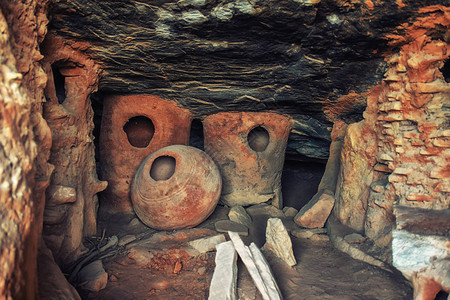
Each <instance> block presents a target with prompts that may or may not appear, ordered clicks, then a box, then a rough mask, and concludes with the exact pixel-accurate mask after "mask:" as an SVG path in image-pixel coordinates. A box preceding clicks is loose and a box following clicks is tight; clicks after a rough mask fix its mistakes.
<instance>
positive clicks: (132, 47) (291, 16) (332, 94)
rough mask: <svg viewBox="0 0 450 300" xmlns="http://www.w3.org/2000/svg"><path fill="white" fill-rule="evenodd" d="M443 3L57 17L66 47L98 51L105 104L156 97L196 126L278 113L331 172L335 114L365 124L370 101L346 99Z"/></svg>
mask: <svg viewBox="0 0 450 300" xmlns="http://www.w3.org/2000/svg"><path fill="white" fill-rule="evenodd" d="M440 2H442V1H441V0H408V1H406V0H404V1H391V0H389V1H382V0H377V1H362V0H361V1H354V0H352V1H349V0H314V1H313V0H305V1H303V0H301V1H300V0H280V1H272V0H257V1H244V0H225V1H222V0H220V1H219V0H208V1H205V0H195V1H193V0H183V1H171V0H169V1H157V2H155V1H153V2H142V1H122V2H117V1H111V0H99V1H95V2H94V1H86V0H74V1H70V2H67V1H55V2H54V5H53V6H52V10H51V14H52V15H54V16H55V18H54V20H53V22H52V27H53V28H54V29H55V31H56V32H57V34H58V35H60V36H62V37H64V38H68V39H73V40H77V41H85V42H88V43H89V44H90V45H91V46H90V47H89V48H88V49H87V51H88V52H89V53H90V54H91V55H92V56H93V57H94V58H95V59H96V61H98V62H99V63H100V64H101V65H102V67H103V68H104V70H105V74H104V77H103V78H102V79H101V81H100V84H99V91H100V92H101V93H105V94H152V95H158V96H160V97H161V98H165V99H171V100H175V101H177V102H178V103H179V104H180V105H182V106H184V107H185V108H188V109H189V110H190V111H191V112H192V113H193V115H194V117H200V118H203V117H205V116H207V115H212V114H215V113H218V112H223V111H253V112H255V111H256V112H262V111H274V110H275V111H277V112H278V113H281V114H287V115H290V116H292V117H293V118H294V120H295V123H294V128H293V130H292V133H291V135H290V138H289V142H288V145H287V155H288V156H290V157H292V158H295V159H308V160H320V161H321V162H324V161H325V160H326V159H327V158H328V154H329V153H328V149H329V145H330V142H331V139H330V131H331V127H332V121H333V120H332V118H330V116H329V113H335V112H336V107H339V109H338V110H340V113H341V114H342V115H344V116H345V117H346V119H348V120H352V121H353V122H355V120H356V121H358V120H361V119H362V112H363V111H364V108H365V103H364V101H361V100H363V99H361V97H351V96H350V97H347V101H344V102H343V101H342V97H344V96H348V95H359V94H361V93H363V92H365V91H367V89H368V88H369V87H371V86H374V85H378V84H379V83H380V82H381V79H382V75H383V73H384V71H385V67H386V64H385V62H384V55H385V52H388V51H392V49H391V48H390V47H388V46H387V39H385V38H384V37H385V36H386V35H387V34H392V33H395V34H403V33H402V31H403V29H398V28H397V26H398V25H400V24H402V23H404V22H407V21H408V19H410V18H413V17H415V16H416V15H417V9H418V8H419V7H423V6H425V5H430V4H432V3H440ZM339 99H341V100H339ZM342 104H345V105H342Z"/></svg>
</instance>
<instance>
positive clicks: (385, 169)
mask: <svg viewBox="0 0 450 300" xmlns="http://www.w3.org/2000/svg"><path fill="white" fill-rule="evenodd" d="M373 169H374V170H375V171H378V172H383V173H391V172H392V170H390V169H389V168H388V166H387V165H385V164H376V165H375V167H374V168H373Z"/></svg>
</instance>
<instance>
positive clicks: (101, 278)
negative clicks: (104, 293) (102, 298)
mask: <svg viewBox="0 0 450 300" xmlns="http://www.w3.org/2000/svg"><path fill="white" fill-rule="evenodd" d="M78 282H79V286H80V288H81V289H83V290H86V291H90V292H98V291H100V290H102V289H104V288H105V287H106V285H107V284H108V273H106V272H105V269H104V268H103V264H102V261H101V260H96V261H94V262H91V263H90V264H88V265H87V266H85V267H83V268H82V269H81V270H80V273H78Z"/></svg>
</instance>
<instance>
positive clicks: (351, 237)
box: [344, 233, 366, 244]
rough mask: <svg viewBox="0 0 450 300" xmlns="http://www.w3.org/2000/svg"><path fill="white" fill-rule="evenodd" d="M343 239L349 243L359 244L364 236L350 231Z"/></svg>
mask: <svg viewBox="0 0 450 300" xmlns="http://www.w3.org/2000/svg"><path fill="white" fill-rule="evenodd" d="M344 240H345V241H346V242H347V243H350V244H360V243H363V242H364V241H365V240H366V238H365V237H363V236H362V235H360V234H359V233H350V234H347V235H346V236H344Z"/></svg>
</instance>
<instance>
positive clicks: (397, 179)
mask: <svg viewBox="0 0 450 300" xmlns="http://www.w3.org/2000/svg"><path fill="white" fill-rule="evenodd" d="M388 180H389V182H391V183H392V182H406V180H407V178H406V176H404V175H398V174H391V175H389V177H388Z"/></svg>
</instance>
